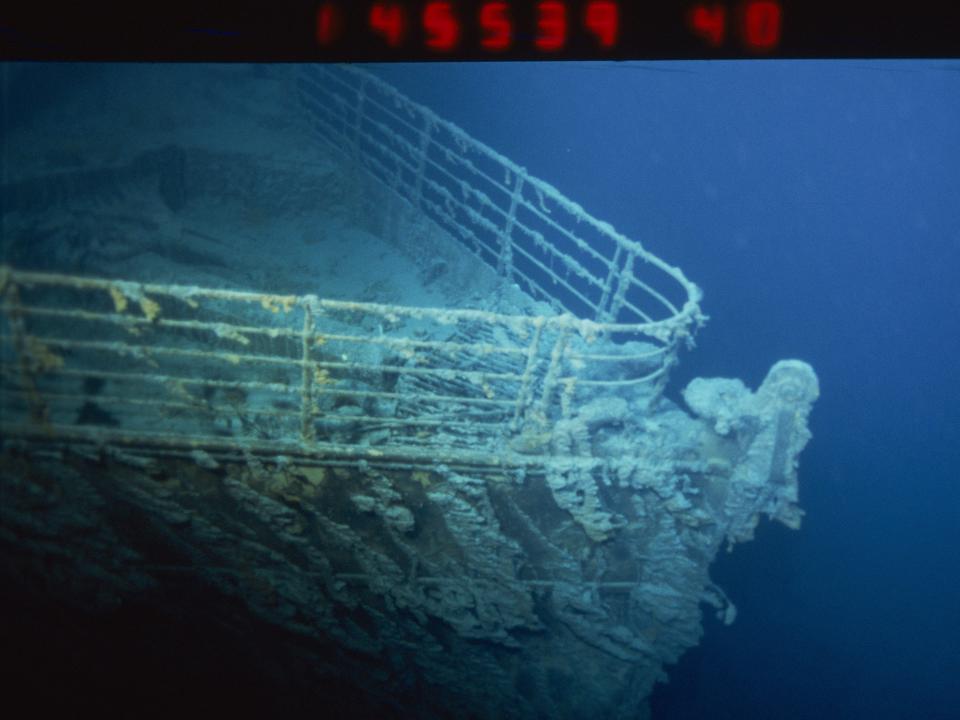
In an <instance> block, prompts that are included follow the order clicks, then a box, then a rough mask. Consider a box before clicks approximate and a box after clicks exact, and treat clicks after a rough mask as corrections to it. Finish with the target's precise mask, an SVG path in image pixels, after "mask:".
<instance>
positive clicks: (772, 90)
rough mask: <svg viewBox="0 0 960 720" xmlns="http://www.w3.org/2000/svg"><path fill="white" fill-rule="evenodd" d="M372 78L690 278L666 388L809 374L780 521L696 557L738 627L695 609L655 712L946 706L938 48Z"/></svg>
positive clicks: (950, 104) (952, 306)
mask: <svg viewBox="0 0 960 720" xmlns="http://www.w3.org/2000/svg"><path fill="white" fill-rule="evenodd" d="M377 72H378V73H379V74H380V75H381V76H382V77H384V78H385V79H387V80H389V81H390V82H393V83H395V84H396V85H397V86H398V87H399V88H400V89H401V90H403V91H404V92H406V93H408V94H409V95H411V96H412V97H413V98H414V99H417V100H419V101H421V102H424V103H425V104H427V105H429V106H430V107H432V108H433V109H434V110H436V111H437V113H438V114H439V115H441V116H442V117H445V118H447V119H450V120H452V121H454V122H455V123H457V124H458V125H460V126H461V127H463V128H464V129H465V130H466V131H467V132H469V133H470V134H472V135H473V136H475V137H477V138H479V139H481V140H483V141H484V142H486V143H488V144H489V145H491V146H492V147H494V148H495V149H497V150H498V151H500V152H502V153H503V154H505V155H507V156H508V157H510V158H511V159H513V160H515V161H516V162H518V163H519V164H521V165H524V166H526V167H527V168H528V170H530V171H531V172H532V173H533V174H535V175H538V176H539V177H542V178H543V179H545V180H547V181H548V182H550V183H552V184H554V185H556V186H557V187H558V188H559V189H560V190H561V191H562V192H564V193H565V194H567V195H568V196H570V197H572V198H574V199H575V200H577V201H578V202H580V203H581V204H583V205H584V206H585V207H586V208H587V209H588V210H589V211H591V212H592V213H593V214H595V215H596V216H598V217H600V218H602V219H604V220H609V221H610V222H612V223H613V224H614V225H615V226H616V227H617V228H618V229H619V230H621V231H623V232H624V233H626V234H627V235H628V236H630V237H633V238H636V239H639V240H641V241H642V242H644V243H645V244H646V245H647V246H648V247H649V248H650V249H651V250H653V251H654V252H656V253H657V254H659V255H660V256H661V257H663V258H665V259H666V260H668V261H669V262H672V263H674V264H676V265H679V266H680V267H682V268H683V270H684V271H685V272H686V274H687V275H688V277H690V278H691V279H692V280H694V281H695V282H697V283H698V284H699V285H700V286H701V287H703V288H704V290H705V292H706V298H705V302H704V309H705V311H706V312H707V314H708V315H710V316H711V318H712V319H711V321H710V323H709V324H708V326H707V327H706V328H705V329H704V330H703V331H702V332H701V334H700V335H699V338H698V347H697V349H696V350H695V351H693V352H692V353H687V354H686V355H685V356H683V358H682V361H681V366H680V368H679V370H678V371H677V372H675V374H674V380H673V383H672V389H671V392H672V394H673V395H674V397H677V396H678V391H679V389H680V388H682V387H683V386H684V385H685V383H686V382H687V381H688V380H689V379H690V378H692V377H695V376H698V375H703V376H727V377H740V378H742V379H743V380H744V381H746V382H747V383H748V385H750V386H751V387H756V386H757V385H758V384H759V383H760V382H761V381H762V379H763V377H764V375H765V374H766V371H767V370H768V369H769V367H770V365H771V364H772V363H773V362H775V361H776V360H778V359H781V358H792V357H796V358H800V359H803V360H806V361H808V362H810V363H811V364H812V365H813V366H814V368H815V369H816V371H817V373H818V374H819V376H820V382H821V393H822V395H821V399H820V401H819V402H818V404H817V405H816V407H815V410H814V414H813V417H812V429H813V433H814V440H813V441H812V443H811V444H810V445H809V446H808V448H807V450H806V451H805V452H804V454H803V455H802V457H801V468H800V471H801V502H802V505H803V507H804V508H805V509H806V511H807V517H806V519H805V522H804V526H803V529H802V530H801V531H800V532H792V531H789V530H786V529H784V528H782V527H780V526H773V525H771V524H769V523H764V524H763V525H761V527H760V529H759V531H758V533H757V539H756V540H755V541H754V542H753V543H750V544H746V545H741V546H739V547H737V548H736V549H735V550H734V552H733V553H732V554H730V555H724V556H723V557H721V558H720V559H719V560H718V562H717V564H716V566H715V567H714V570H713V576H714V579H715V580H716V581H717V582H718V583H719V584H720V585H721V586H722V587H724V588H725V590H726V591H727V593H728V594H729V595H730V597H731V599H732V600H733V601H734V602H735V603H736V604H737V606H738V608H739V616H738V618H737V621H736V622H735V623H734V625H733V626H731V627H729V628H727V627H722V626H720V625H719V624H718V623H717V622H715V621H713V620H712V618H708V620H707V623H706V636H705V638H704V639H703V641H702V644H701V646H700V647H699V648H696V649H695V650H692V651H691V652H689V653H688V654H687V655H686V656H685V657H684V658H683V660H682V661H681V662H680V663H679V665H678V666H676V667H674V668H672V669H671V676H672V679H671V682H670V683H669V684H668V685H665V686H661V687H660V688H659V689H658V691H657V692H656V694H655V697H654V702H653V707H654V717H657V718H669V719H677V718H711V719H715V720H721V719H723V718H760V717H764V718H780V719H781V720H798V719H800V718H812V717H817V718H873V719H876V718H906V717H917V718H921V717H922V718H928V719H933V718H955V717H957V716H958V715H957V713H958V710H957V708H958V707H960V682H958V678H960V560H958V555H960V472H958V467H960V372H958V357H960V282H958V281H960V64H958V63H956V62H952V63H951V62H947V61H943V62H940V61H896V62H895V61H882V62H881V61H843V62H834V61H804V62H754V63H748V62H722V63H721V62H715V63H656V64H621V65H617V66H611V65H605V66H604V65H574V64H565V63H561V64H484V65H480V64H476V65H456V66H455V65H415V66H389V67H378V68H377Z"/></svg>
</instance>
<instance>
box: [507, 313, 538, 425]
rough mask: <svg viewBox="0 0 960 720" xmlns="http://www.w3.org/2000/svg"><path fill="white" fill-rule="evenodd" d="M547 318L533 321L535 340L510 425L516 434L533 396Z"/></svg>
mask: <svg viewBox="0 0 960 720" xmlns="http://www.w3.org/2000/svg"><path fill="white" fill-rule="evenodd" d="M544 320H545V318H544V317H543V316H542V315H541V316H539V317H537V318H536V319H535V320H534V321H533V328H534V329H533V339H532V340H531V341H530V344H529V345H528V346H527V361H526V364H525V365H524V368H523V375H522V376H521V377H520V389H519V390H518V391H517V407H516V409H515V410H514V413H513V421H512V422H511V423H510V429H511V430H512V431H514V432H516V431H517V430H519V429H520V424H521V420H522V418H523V415H524V413H525V412H526V409H527V406H528V405H529V404H530V396H531V395H532V394H533V377H534V371H535V370H536V367H537V363H539V355H540V338H541V337H542V336H543V324H544Z"/></svg>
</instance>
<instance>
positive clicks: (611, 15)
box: [316, 0, 620, 53]
mask: <svg viewBox="0 0 960 720" xmlns="http://www.w3.org/2000/svg"><path fill="white" fill-rule="evenodd" d="M532 12H533V23H534V33H533V37H532V45H533V47H534V48H536V49H537V50H539V51H541V52H545V53H550V52H559V51H561V50H563V49H564V48H565V47H566V46H567V44H568V42H569V41H570V38H571V35H572V34H573V33H575V32H576V33H584V34H586V35H587V36H589V37H592V38H593V40H594V42H595V44H596V47H597V48H598V49H599V50H612V49H614V48H616V46H617V41H618V39H619V36H620V3H619V2H618V1H617V0H586V2H584V3H582V5H581V8H580V12H578V13H576V14H575V13H574V11H573V10H572V9H571V7H570V6H569V3H567V2H563V1H562V0H538V1H537V2H534V3H532ZM515 15H516V13H515V8H514V7H513V4H512V3H510V2H506V1H505V0H488V1H487V2H480V3H476V4H471V5H470V6H469V9H467V8H466V7H465V6H464V5H463V4H462V3H457V2H453V1H452V0H429V1H428V2H423V3H422V4H420V5H419V6H415V5H414V4H411V3H405V2H396V1H391V0H381V1H378V2H372V3H370V6H369V12H368V13H367V16H366V18H365V22H366V30H367V31H368V32H369V33H370V34H372V35H373V36H375V37H377V38H379V39H380V40H381V41H382V42H383V43H384V44H385V45H386V47H388V48H400V47H402V46H403V45H404V44H405V43H406V42H407V40H408V37H409V35H410V32H411V27H412V26H413V25H414V24H418V25H419V29H420V31H422V37H423V44H424V47H425V48H426V49H428V50H431V51H434V52H437V53H445V52H454V51H457V50H460V49H462V48H461V44H462V42H463V36H464V30H465V28H467V27H468V26H470V28H471V30H475V31H476V32H477V35H478V43H479V46H480V48H481V49H483V50H484V51H487V52H490V53H498V52H506V51H509V50H512V49H514V48H515V45H516V44H517V18H516V16H515ZM343 30H344V27H343V15H342V12H341V10H340V6H339V4H338V3H336V2H322V3H321V4H320V6H319V7H318V9H317V28H316V38H317V42H318V43H319V44H320V45H321V46H329V45H332V44H333V43H335V42H336V41H337V40H339V38H340V37H341V35H342V33H343Z"/></svg>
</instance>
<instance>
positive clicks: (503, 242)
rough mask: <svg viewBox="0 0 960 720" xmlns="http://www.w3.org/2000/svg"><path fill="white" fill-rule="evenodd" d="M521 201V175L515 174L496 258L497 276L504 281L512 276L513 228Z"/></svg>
mask: <svg viewBox="0 0 960 720" xmlns="http://www.w3.org/2000/svg"><path fill="white" fill-rule="evenodd" d="M522 200H523V175H521V174H519V173H515V175H514V181H513V194H512V195H511V196H510V209H509V210H508V211H507V224H506V225H505V226H504V228H503V232H502V233H501V234H500V255H499V256H498V257H497V275H498V276H499V277H501V278H503V279H504V280H507V279H509V278H510V276H511V275H513V226H514V225H515V224H516V220H517V206H518V205H519V204H520V203H521V201H522Z"/></svg>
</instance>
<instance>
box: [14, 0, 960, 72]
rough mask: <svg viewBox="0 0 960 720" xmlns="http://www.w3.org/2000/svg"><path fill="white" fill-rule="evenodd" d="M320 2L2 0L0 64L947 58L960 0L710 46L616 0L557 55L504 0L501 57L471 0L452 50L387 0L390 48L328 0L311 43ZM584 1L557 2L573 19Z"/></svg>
mask: <svg viewBox="0 0 960 720" xmlns="http://www.w3.org/2000/svg"><path fill="white" fill-rule="evenodd" d="M322 1H323V0H269V1H267V0H233V1H232V2H231V1H230V0H193V1H192V2H184V0H167V1H164V0H133V1H131V2H127V3H120V2H103V0H91V1H89V2H84V0H72V1H71V2H62V1H61V2H49V1H47V2H45V1H44V0H8V1H7V7H4V9H2V10H0V57H2V59H4V60H121V61H126V60H145V61H154V60H159V61H250V62H264V61H281V62H284V61H305V62H309V61H356V62H366V61H377V62H391V61H421V60H433V61H443V60H525V59H538V60H552V59H555V60H629V59H638V60H653V59H709V58H755V57H766V58H884V57H887V58H901V57H903V58H909V57H913V58H955V57H960V1H957V2H945V1H943V0H939V1H938V2H931V0H901V2H899V3H890V2H889V0H887V1H886V2H884V0H873V1H872V2H867V1H866V0H852V1H851V0H832V1H827V0H780V5H781V7H782V18H783V34H782V38H781V41H780V43H779V45H778V46H777V47H775V48H773V49H769V50H765V51H755V50H751V49H750V48H749V47H747V46H745V44H744V43H743V42H742V41H741V40H740V39H739V38H738V36H737V33H736V31H735V29H731V31H730V32H729V33H728V34H727V37H726V39H725V42H724V43H723V44H722V45H720V46H718V47H711V46H709V45H708V44H707V43H705V42H704V41H703V40H702V39H701V38H699V37H697V36H695V35H694V34H693V33H692V32H691V31H690V29H689V28H688V26H687V22H686V18H687V13H688V10H689V8H690V7H691V6H693V5H695V4H696V3H694V2H687V1H684V0H620V2H619V7H620V12H621V36H620V39H619V42H618V43H617V46H616V48H615V49H613V50H602V49H599V48H598V47H597V44H596V43H595V42H594V41H593V39H592V38H591V37H590V36H589V35H588V34H586V33H584V32H582V31H578V30H577V29H575V28H572V32H571V38H570V41H569V42H568V44H567V45H566V46H565V48H564V49H563V50H562V51H559V52H541V51H538V50H537V49H536V48H535V47H534V46H533V42H532V38H533V36H534V33H535V20H534V18H535V15H534V12H535V11H534V6H535V2H536V0H512V1H511V0H507V1H508V5H509V6H510V8H511V12H512V13H513V17H514V19H515V21H516V23H517V25H516V40H515V43H514V46H513V47H512V49H511V50H510V51H508V52H506V53H491V52H488V51H484V50H482V49H481V48H480V47H479V43H478V39H479V36H478V30H477V28H476V26H475V23H472V22H469V20H470V19H472V18H474V17H475V16H476V8H477V6H478V5H479V4H480V2H481V0H460V1H459V2H457V1H456V0H452V2H453V6H454V7H455V8H456V9H457V11H458V13H460V14H461V16H463V17H465V18H466V19H467V20H468V21H467V22H465V23H464V26H463V27H464V32H463V35H462V38H461V43H460V45H459V47H458V48H457V50H455V51H453V52H449V53H437V52H434V51H429V50H427V49H425V48H424V46H423V40H424V37H423V33H422V31H420V30H419V27H418V24H417V22H416V21H417V20H418V19H419V17H420V13H421V12H422V8H423V5H424V2H425V1H426V0H392V1H393V2H395V3H399V4H401V5H403V6H404V7H405V8H406V9H407V10H408V12H409V13H410V15H409V17H411V19H412V20H413V21H414V22H413V23H411V27H410V32H409V33H408V36H407V39H406V42H405V43H404V44H403V45H402V46H401V47H399V48H387V47H386V46H385V44H384V43H383V42H381V40H380V38H378V37H377V36H376V35H374V34H373V33H371V32H370V31H369V28H368V27H367V24H366V19H367V17H368V13H369V7H370V4H371V2H372V0H332V1H333V2H334V4H335V5H337V6H338V8H339V10H340V11H341V12H342V17H343V19H344V26H343V35H342V36H341V38H340V40H339V42H337V43H335V44H334V45H332V46H330V47H326V48H323V47H320V46H319V45H318V43H317V40H316V13H317V8H318V6H319V5H320V4H321V2H322ZM745 1H746V0H706V1H705V2H704V3H702V4H703V5H705V6H708V7H715V6H722V7H724V8H725V9H726V15H727V17H728V18H729V19H730V20H731V22H732V21H733V20H734V19H735V18H736V13H737V11H738V8H740V7H741V6H742V3H743V2H745ZM585 2H586V0H567V2H566V5H567V7H568V8H569V11H570V14H571V17H573V18H578V17H579V13H580V12H582V7H583V4H584V3H585Z"/></svg>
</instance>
